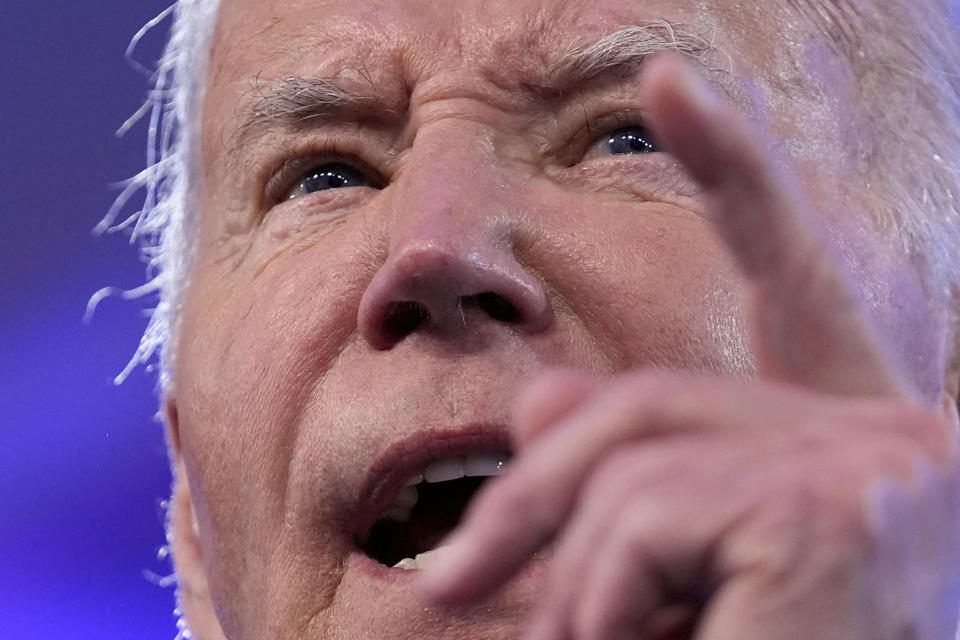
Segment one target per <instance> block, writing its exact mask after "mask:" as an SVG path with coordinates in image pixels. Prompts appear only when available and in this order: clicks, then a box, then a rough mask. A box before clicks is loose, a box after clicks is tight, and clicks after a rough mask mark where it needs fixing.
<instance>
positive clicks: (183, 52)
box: [91, 0, 960, 390]
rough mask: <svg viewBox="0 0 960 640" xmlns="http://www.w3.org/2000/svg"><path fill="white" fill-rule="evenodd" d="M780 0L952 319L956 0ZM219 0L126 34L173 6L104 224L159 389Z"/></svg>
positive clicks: (958, 104)
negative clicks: (806, 27)
mask: <svg viewBox="0 0 960 640" xmlns="http://www.w3.org/2000/svg"><path fill="white" fill-rule="evenodd" d="M788 2H789V3H790V4H791V5H793V6H794V8H795V10H797V11H799V12H801V13H803V14H805V15H807V16H808V17H809V18H810V19H811V20H812V21H813V22H814V23H815V24H816V25H818V26H819V27H820V29H821V30H822V31H823V32H824V33H825V34H826V35H827V37H828V40H829V41H830V42H832V43H833V46H834V47H835V48H836V49H837V51H838V53H840V54H841V55H842V56H843V57H844V58H845V59H846V60H847V61H848V63H849V67H850V70H851V71H852V73H853V74H854V77H855V78H856V80H857V87H858V91H859V93H860V95H859V96H858V98H859V103H860V105H861V107H862V108H863V109H864V110H865V115H866V118H867V120H868V121H869V122H870V123H872V125H871V126H872V127H873V130H874V134H875V135H873V136H869V137H868V138H870V139H868V140H864V141H863V144H862V145H861V146H860V148H859V149H858V150H857V153H858V155H859V159H860V160H861V162H860V165H861V166H862V167H864V171H863V175H862V179H863V180H865V181H866V183H867V184H868V185H869V186H870V188H871V189H873V190H874V191H875V192H876V193H877V194H878V195H880V196H881V198H880V199H881V200H884V201H885V202H888V203H890V204H889V205H888V206H887V208H886V210H884V211H880V212H877V215H876V218H877V224H878V230H879V231H880V232H881V237H883V238H885V239H886V240H887V241H888V242H889V243H891V248H892V249H893V250H895V251H897V252H900V253H902V254H903V255H905V256H907V257H908V258H909V259H910V260H912V261H913V262H914V263H915V264H917V265H918V266H919V268H920V270H921V274H922V275H923V276H924V282H925V285H926V286H927V289H928V290H927V294H928V297H929V299H930V300H931V302H932V304H933V305H934V309H935V310H938V311H939V313H940V314H941V316H942V317H943V315H944V314H953V316H952V317H953V318H955V317H956V308H955V305H956V299H957V298H960V294H958V292H960V190H958V185H960V39H958V37H957V29H958V27H957V23H958V22H960V0H930V2H913V1H910V2H903V3H887V2H874V3H855V2H852V1H851V0H822V1H820V2H807V1H806V0H788ZM219 4H220V0H178V1H177V2H176V3H175V4H174V5H173V6H172V7H171V8H170V9H168V10H167V11H165V12H164V13H162V14H161V15H160V16H158V17H157V19H155V20H154V21H152V22H151V23H149V24H148V25H147V27H145V28H144V30H142V31H141V33H140V34H138V35H137V37H135V38H134V43H135V42H136V40H137V39H138V38H139V37H140V36H141V35H142V33H143V32H145V30H146V29H148V28H152V27H153V26H154V25H155V24H157V23H158V22H160V21H162V20H163V19H165V18H167V17H168V16H170V15H172V25H171V31H170V39H169V42H168V44H167V47H166V50H165V51H164V54H163V56H162V58H161V60H160V62H159V65H158V68H157V70H156V72H155V74H154V87H153V90H152V92H151V94H150V96H149V99H148V101H147V103H146V104H145V105H144V109H143V110H142V112H143V114H148V115H149V128H148V150H147V159H148V163H147V165H148V166H147V168H146V169H145V170H144V171H142V172H141V173H139V174H138V175H136V176H134V177H133V178H132V179H131V180H129V181H128V183H127V184H126V188H125V189H124V190H123V192H122V193H121V194H120V197H118V199H117V201H116V203H115V205H114V207H113V208H112V209H111V210H110V212H109V213H108V215H107V217H106V218H105V219H104V221H103V222H102V223H101V225H100V228H101V229H106V228H114V229H116V228H125V227H130V226H132V228H133V237H134V238H135V239H136V241H138V242H139V244H140V247H141V255H142V257H143V259H144V261H145V262H146V263H147V266H148V276H147V282H146V284H144V285H143V286H141V287H139V288H138V289H135V290H132V291H128V292H125V294H124V295H125V296H126V297H134V296H140V295H146V294H159V302H158V304H157V306H156V308H155V309H154V310H153V312H152V315H151V317H150V321H149V324H148V326H147V328H146V331H145V332H144V334H143V337H142V339H141V341H140V344H139V346H138V348H137V350H136V353H135V354H134V356H133V358H132V359H131V360H130V363H129V364H128V365H127V367H126V368H125V369H124V370H123V371H122V372H121V373H120V375H118V376H117V381H118V382H120V381H122V380H123V379H124V378H125V377H126V376H127V375H128V374H129V373H130V372H131V371H132V370H133V369H134V368H136V366H138V365H140V364H148V363H149V362H150V361H151V360H152V359H153V358H154V357H155V356H157V355H159V362H160V376H159V380H160V385H161V388H162V389H163V390H167V389H169V388H170V385H171V384H172V382H173V376H174V371H175V362H174V360H175V352H174V349H175V345H176V336H177V331H178V326H177V325H178V319H179V317H180V307H181V303H182V296H183V293H184V290H185V288H186V283H187V279H188V275H189V273H190V268H191V263H192V261H193V257H194V249H195V247H194V244H195V241H196V240H195V237H194V234H192V233H191V229H192V228H193V225H194V224H195V221H194V220H193V218H194V216H195V215H196V213H195V212H194V211H193V209H192V208H191V207H190V206H189V204H190V200H191V192H192V189H194V187H195V185H194V184H193V182H192V177H193V176H196V175H198V172H196V171H195V169H196V164H197V162H198V157H197V152H198V149H199V144H198V138H199V135H200V132H199V128H200V118H199V117H197V116H198V114H199V113H200V109H201V106H202V102H203V98H204V89H205V84H206V75H207V66H208V61H209V56H210V45H211V41H212V37H213V30H214V26H215V22H216V16H217V13H218V8H219ZM861 5H865V6H861ZM870 5H872V6H870ZM891 5H896V6H891ZM668 28H669V25H668ZM680 44H681V45H686V44H687V43H680ZM699 44H700V43H696V42H695V43H692V45H690V46H692V47H694V48H696V46H697V45H699ZM676 48H682V47H676ZM594 57H595V56H594ZM891 176H896V178H895V179H891ZM140 190H143V191H144V192H145V199H144V204H143V207H142V208H141V209H140V210H139V211H137V212H136V213H134V214H133V215H132V216H130V217H129V218H128V219H126V220H125V221H123V222H121V223H119V224H116V222H117V218H118V217H119V212H120V211H121V210H122V209H123V208H124V206H125V204H126V203H127V202H128V200H129V199H130V198H131V197H132V196H133V195H134V194H135V193H137V192H139V191H140ZM100 297H101V295H100V294H98V295H96V296H94V299H93V300H92V301H91V303H92V304H94V305H95V303H96V301H97V300H99V298H100Z"/></svg>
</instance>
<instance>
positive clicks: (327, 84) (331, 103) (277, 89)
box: [240, 76, 378, 137]
mask: <svg viewBox="0 0 960 640" xmlns="http://www.w3.org/2000/svg"><path fill="white" fill-rule="evenodd" d="M371 84H372V83H371ZM372 102H378V100H376V98H375V97H374V96H373V95H372V94H362V93H356V92H353V91H350V90H347V89H346V88H345V87H344V86H343V85H342V84H341V83H340V82H339V81H338V79H337V78H336V77H328V78H324V77H315V76H294V77H289V78H283V79H281V80H279V81H277V82H275V83H273V84H272V85H271V86H270V87H269V88H267V89H261V90H259V92H258V97H257V98H256V100H255V101H254V102H253V104H252V105H251V106H250V108H249V110H248V111H247V114H246V117H245V118H244V121H243V124H242V125H241V126H240V134H241V137H245V136H246V135H247V134H249V133H251V132H252V131H254V130H256V129H260V128H262V127H264V126H271V125H272V126H280V127H282V128H287V129H294V130H296V129H301V128H306V127H309V126H311V121H314V120H325V119H328V118H330V117H333V116H335V115H337V114H338V113H341V112H343V111H345V110H346V109H348V108H350V109H351V110H357V109H360V108H361V107H369V106H371V104H370V103H372Z"/></svg>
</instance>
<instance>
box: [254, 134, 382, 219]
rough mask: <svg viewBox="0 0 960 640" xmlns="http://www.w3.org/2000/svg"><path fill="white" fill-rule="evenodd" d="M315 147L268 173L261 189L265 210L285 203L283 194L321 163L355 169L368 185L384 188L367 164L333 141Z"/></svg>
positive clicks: (376, 174)
mask: <svg viewBox="0 0 960 640" xmlns="http://www.w3.org/2000/svg"><path fill="white" fill-rule="evenodd" d="M316 148H318V149H320V150H318V151H316V152H309V151H308V152H306V153H303V154H302V155H297V156H294V157H292V158H289V159H287V160H285V161H283V162H282V163H280V165H279V166H277V167H276V168H275V169H274V170H273V171H271V172H270V174H269V175H270V177H269V179H268V180H267V183H266V186H265V188H264V192H265V197H266V200H267V204H268V207H272V206H276V205H277V204H280V203H282V202H284V201H285V200H286V199H287V197H286V194H288V193H289V192H290V191H291V190H292V189H294V188H295V187H296V186H297V185H298V184H300V183H301V182H303V180H305V179H306V177H307V175H308V174H309V172H311V171H313V170H315V169H317V168H318V167H320V166H322V165H324V164H330V163H343V164H346V165H350V166H352V167H356V169H357V170H358V171H359V172H360V173H362V174H363V175H364V176H365V177H366V178H367V179H368V180H369V181H370V184H371V186H374V187H375V188H378V189H379V188H383V186H384V185H385V181H384V180H383V178H382V176H381V175H380V173H379V172H377V171H376V170H374V169H373V167H372V166H371V164H370V163H369V162H367V161H366V160H364V159H363V158H361V157H360V156H359V155H358V154H357V153H355V152H353V151H348V150H346V149H344V148H343V147H342V146H341V145H339V144H337V143H336V142H335V141H332V140H320V141H319V142H318V143H316Z"/></svg>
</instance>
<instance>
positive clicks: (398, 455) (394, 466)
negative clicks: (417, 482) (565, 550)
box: [351, 423, 513, 545]
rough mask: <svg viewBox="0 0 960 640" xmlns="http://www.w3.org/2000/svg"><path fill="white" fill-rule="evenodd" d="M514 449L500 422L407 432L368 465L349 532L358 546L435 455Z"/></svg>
mask: <svg viewBox="0 0 960 640" xmlns="http://www.w3.org/2000/svg"><path fill="white" fill-rule="evenodd" d="M490 450H504V451H512V450H513V439H512V438H511V436H510V431H509V429H508V428H507V426H506V425H503V424H484V423H473V424H467V425H462V426H459V427H453V428H449V429H430V430H424V431H418V432H415V433H413V434H410V435H409V436H407V437H406V438H404V439H402V440H400V441H398V442H395V443H394V444H392V445H390V446H389V447H388V448H387V449H386V450H385V451H384V452H383V453H382V454H380V456H378V457H377V459H376V460H374V461H373V463H372V464H371V465H370V468H369V469H368V471H367V477H366V480H365V481H364V483H363V485H362V488H361V490H360V493H359V494H358V499H357V507H356V511H355V515H354V518H353V522H354V527H353V531H352V532H351V534H352V536H353V538H354V541H355V543H356V544H357V545H361V544H363V543H364V542H365V541H366V539H367V537H368V536H369V535H370V530H371V529H372V528H373V525H374V523H375V522H376V520H377V518H378V517H379V516H380V514H381V513H382V512H383V510H384V509H385V508H386V506H387V505H388V504H390V502H392V501H393V499H394V498H396V496H397V494H398V493H399V492H400V489H401V488H402V487H403V485H404V483H405V482H406V481H407V479H409V478H410V476H412V475H414V474H415V473H418V472H420V471H422V470H423V468H424V467H425V466H426V465H427V464H428V463H429V462H430V461H432V460H434V459H435V458H441V457H444V456H455V455H462V454H466V453H473V452H477V451H490Z"/></svg>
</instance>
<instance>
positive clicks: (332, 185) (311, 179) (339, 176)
mask: <svg viewBox="0 0 960 640" xmlns="http://www.w3.org/2000/svg"><path fill="white" fill-rule="evenodd" d="M369 185H370V181H369V180H367V178H366V176H364V174H363V172H362V171H360V170H359V169H356V168H354V167H351V166H350V165H348V164H344V163H342V162H326V163H324V164H321V165H318V166H316V167H313V168H312V169H310V170H309V171H307V172H306V173H305V174H303V177H301V178H300V180H299V181H298V182H297V183H296V184H294V185H293V187H292V188H291V189H290V191H288V192H287V194H286V199H288V200H293V199H294V198H299V197H302V196H306V195H310V194H311V193H315V192H317V191H326V190H327V189H344V188H347V187H365V186H369Z"/></svg>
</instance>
